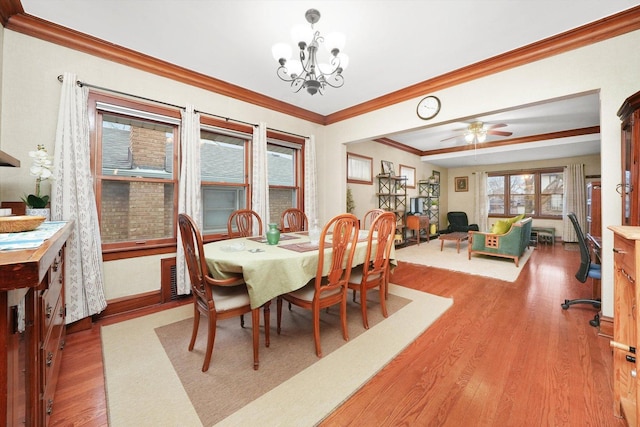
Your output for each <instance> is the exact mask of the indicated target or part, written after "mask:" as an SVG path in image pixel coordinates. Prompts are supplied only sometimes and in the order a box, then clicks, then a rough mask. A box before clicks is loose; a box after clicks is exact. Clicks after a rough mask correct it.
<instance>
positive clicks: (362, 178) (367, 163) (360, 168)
mask: <svg viewBox="0 0 640 427" xmlns="http://www.w3.org/2000/svg"><path fill="white" fill-rule="evenodd" d="M347 182H349V183H352V184H372V183H373V159H372V158H371V157H367V156H361V155H359V154H353V153H347Z"/></svg>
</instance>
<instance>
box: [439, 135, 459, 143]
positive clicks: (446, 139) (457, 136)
mask: <svg viewBox="0 0 640 427" xmlns="http://www.w3.org/2000/svg"><path fill="white" fill-rule="evenodd" d="M461 136H462V135H456V136H450V137H449V138H445V139H441V140H440V142H445V141H449V140H451V139H456V138H460V137H461Z"/></svg>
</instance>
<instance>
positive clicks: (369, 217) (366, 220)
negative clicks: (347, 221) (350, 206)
mask: <svg viewBox="0 0 640 427" xmlns="http://www.w3.org/2000/svg"><path fill="white" fill-rule="evenodd" d="M385 212H386V211H385V210H384V209H371V210H369V211H367V212H366V213H365V214H364V217H362V225H361V227H360V228H362V229H363V230H368V229H369V228H370V227H371V224H372V223H373V220H374V219H376V218H377V217H378V215H380V214H383V213H385Z"/></svg>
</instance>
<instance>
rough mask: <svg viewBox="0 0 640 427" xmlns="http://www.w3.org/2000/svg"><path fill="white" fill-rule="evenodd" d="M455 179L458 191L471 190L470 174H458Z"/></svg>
mask: <svg viewBox="0 0 640 427" xmlns="http://www.w3.org/2000/svg"><path fill="white" fill-rule="evenodd" d="M455 180H456V181H455V186H456V191H469V177H468V176H456V178H455Z"/></svg>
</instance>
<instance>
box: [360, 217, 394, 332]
mask: <svg viewBox="0 0 640 427" xmlns="http://www.w3.org/2000/svg"><path fill="white" fill-rule="evenodd" d="M395 234H396V215H395V214H394V213H393V212H384V213H382V214H380V215H378V217H376V219H375V220H373V223H372V224H371V227H369V233H368V236H367V254H366V257H365V259H367V260H370V261H369V262H368V263H364V264H362V265H359V266H357V267H354V268H353V269H352V271H351V277H350V279H349V289H352V290H353V300H354V301H355V300H356V293H360V308H361V311H362V324H363V325H364V327H365V328H366V329H369V321H368V319H367V291H368V290H369V289H374V288H378V294H379V299H380V307H381V308H382V315H383V316H384V317H387V316H388V314H387V302H386V295H387V292H386V291H387V286H388V280H389V270H390V265H391V264H390V261H391V260H390V256H391V248H392V246H393V243H394V237H395Z"/></svg>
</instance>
